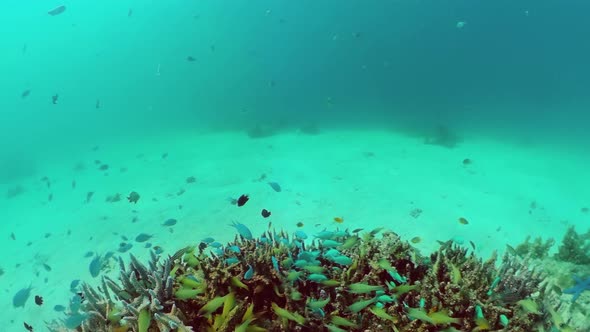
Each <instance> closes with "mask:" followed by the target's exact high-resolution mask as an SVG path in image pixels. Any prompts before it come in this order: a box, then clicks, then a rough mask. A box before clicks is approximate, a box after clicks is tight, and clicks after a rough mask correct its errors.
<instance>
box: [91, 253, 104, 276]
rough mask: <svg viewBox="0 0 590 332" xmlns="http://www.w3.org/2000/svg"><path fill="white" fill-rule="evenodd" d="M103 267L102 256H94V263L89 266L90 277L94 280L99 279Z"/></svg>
mask: <svg viewBox="0 0 590 332" xmlns="http://www.w3.org/2000/svg"><path fill="white" fill-rule="evenodd" d="M102 266H103V260H102V257H100V255H96V256H94V259H93V260H92V262H90V265H89V266H88V271H90V275H91V276H92V277H93V278H96V277H98V275H99V274H100V270H102Z"/></svg>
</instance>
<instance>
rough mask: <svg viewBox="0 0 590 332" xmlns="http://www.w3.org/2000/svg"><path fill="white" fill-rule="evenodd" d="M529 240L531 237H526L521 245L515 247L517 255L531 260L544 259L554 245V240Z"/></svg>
mask: <svg viewBox="0 0 590 332" xmlns="http://www.w3.org/2000/svg"><path fill="white" fill-rule="evenodd" d="M530 240H531V237H530V236H527V237H526V239H525V240H524V242H523V243H521V244H519V245H518V246H516V249H515V251H516V254H517V255H519V256H521V257H530V258H533V259H544V258H546V257H547V256H548V255H549V250H550V249H551V247H553V245H554V244H555V240H554V239H552V238H549V239H547V240H546V241H545V242H543V239H542V238H541V237H537V238H535V240H534V241H533V242H530Z"/></svg>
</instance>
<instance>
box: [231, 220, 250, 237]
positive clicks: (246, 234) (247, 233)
mask: <svg viewBox="0 0 590 332" xmlns="http://www.w3.org/2000/svg"><path fill="white" fill-rule="evenodd" d="M230 226H232V227H234V228H235V229H236V230H237V231H238V233H239V234H240V235H241V236H243V237H244V238H245V239H246V240H252V239H253V237H252V232H250V229H248V227H246V225H244V224H241V223H239V222H235V221H234V223H233V224H231V225H230Z"/></svg>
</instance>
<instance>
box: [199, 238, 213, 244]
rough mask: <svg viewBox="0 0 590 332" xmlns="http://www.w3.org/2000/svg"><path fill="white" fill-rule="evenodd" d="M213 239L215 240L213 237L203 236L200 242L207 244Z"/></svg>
mask: <svg viewBox="0 0 590 332" xmlns="http://www.w3.org/2000/svg"><path fill="white" fill-rule="evenodd" d="M213 241H215V239H214V238H212V237H206V238H204V239H202V240H201V242H205V243H207V244H209V243H211V242H213Z"/></svg>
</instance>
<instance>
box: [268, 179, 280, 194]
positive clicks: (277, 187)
mask: <svg viewBox="0 0 590 332" xmlns="http://www.w3.org/2000/svg"><path fill="white" fill-rule="evenodd" d="M268 185H269V186H270V187H271V188H272V189H273V190H274V191H276V192H278V193H280V192H281V191H282V189H281V185H280V184H278V183H276V182H268Z"/></svg>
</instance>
